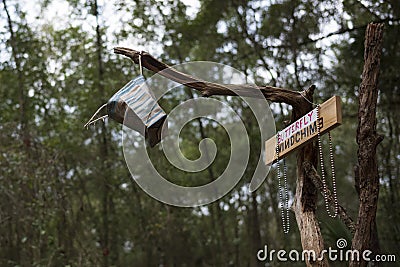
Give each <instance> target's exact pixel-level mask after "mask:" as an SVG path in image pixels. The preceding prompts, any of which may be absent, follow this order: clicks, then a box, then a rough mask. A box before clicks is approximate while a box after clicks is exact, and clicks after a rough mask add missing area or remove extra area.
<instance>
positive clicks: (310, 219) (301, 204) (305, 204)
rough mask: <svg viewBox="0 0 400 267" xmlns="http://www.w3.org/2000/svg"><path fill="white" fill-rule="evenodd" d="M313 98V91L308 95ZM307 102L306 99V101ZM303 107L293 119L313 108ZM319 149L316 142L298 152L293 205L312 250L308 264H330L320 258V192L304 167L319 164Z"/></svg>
mask: <svg viewBox="0 0 400 267" xmlns="http://www.w3.org/2000/svg"><path fill="white" fill-rule="evenodd" d="M308 98H310V100H312V92H311V94H310V95H309V96H308ZM304 102H306V101H304ZM301 107H302V109H300V108H298V109H297V110H295V109H294V108H293V116H292V121H296V120H297V119H298V118H300V117H301V116H303V115H304V114H306V113H307V112H308V111H310V110H311V109H312V106H311V104H310V103H307V102H306V103H304V104H303V105H302V106H301ZM317 154H318V153H317V150H316V145H315V143H314V142H312V143H310V144H308V145H306V146H304V147H303V148H302V149H300V151H299V152H298V154H297V181H296V194H295V202H294V205H293V209H294V213H295V216H296V221H297V226H298V228H299V231H300V238H301V245H302V248H303V251H312V253H315V255H314V254H312V253H311V254H310V255H311V256H310V257H306V258H305V260H306V264H307V266H329V264H328V261H327V260H326V258H323V259H322V260H320V259H318V258H319V256H320V255H321V253H322V251H323V250H324V240H323V238H322V234H321V230H320V227H319V224H318V220H317V217H316V214H315V211H316V208H317V200H318V192H317V189H316V187H315V185H314V183H313V182H312V180H311V178H310V177H308V176H307V175H306V172H305V170H304V167H303V163H304V162H305V161H307V162H310V163H311V164H312V165H313V166H314V167H315V168H316V166H317V159H318V158H317Z"/></svg>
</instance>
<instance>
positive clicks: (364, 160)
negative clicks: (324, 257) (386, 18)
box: [350, 23, 383, 266]
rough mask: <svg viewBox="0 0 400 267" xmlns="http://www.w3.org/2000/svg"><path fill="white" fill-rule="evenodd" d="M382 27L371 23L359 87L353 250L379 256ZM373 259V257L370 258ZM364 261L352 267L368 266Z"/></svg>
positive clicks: (352, 264)
mask: <svg viewBox="0 0 400 267" xmlns="http://www.w3.org/2000/svg"><path fill="white" fill-rule="evenodd" d="M382 36H383V24H373V23H371V24H369V25H368V27H367V30H366V32H365V50H364V70H363V73H362V81H361V85H360V88H359V107H358V128H357V144H358V152H357V156H358V164H357V166H356V167H355V187H356V190H357V192H358V195H359V201H360V204H359V209H358V219H357V224H356V232H355V234H354V238H353V241H352V249H353V250H358V251H359V252H360V253H361V252H362V251H365V250H367V249H368V250H371V251H372V252H373V254H377V253H379V243H378V236H377V229H376V222H375V218H376V211H377V206H378V196H379V176H378V163H377V158H376V147H377V145H378V144H379V143H380V142H381V141H382V139H383V137H382V136H380V135H378V134H377V132H376V105H377V99H378V77H379V66H380V58H381V52H382V38H383V37H382ZM371 257H372V256H371ZM366 265H367V262H366V261H365V260H364V259H362V258H361V259H360V261H352V262H351V263H350V266H366Z"/></svg>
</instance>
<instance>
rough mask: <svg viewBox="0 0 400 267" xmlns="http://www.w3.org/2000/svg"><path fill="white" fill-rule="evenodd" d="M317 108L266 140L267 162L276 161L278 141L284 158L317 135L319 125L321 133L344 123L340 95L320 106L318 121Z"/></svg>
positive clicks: (281, 155)
mask: <svg viewBox="0 0 400 267" xmlns="http://www.w3.org/2000/svg"><path fill="white" fill-rule="evenodd" d="M317 108H318V107H317ZM317 108H315V109H313V110H311V111H310V112H308V113H307V114H306V115H304V116H303V117H301V118H300V119H298V120H297V121H295V122H294V123H292V124H290V125H289V126H288V127H286V128H285V129H283V130H282V131H279V132H278V133H277V134H276V135H275V136H273V137H272V138H270V139H269V140H267V141H266V142H265V164H267V165H268V164H272V163H274V162H275V161H276V142H277V141H278V144H279V158H284V157H286V156H287V155H288V154H290V153H291V152H293V151H294V150H296V149H297V148H300V147H301V146H303V145H305V144H306V143H308V142H309V141H311V140H313V138H315V137H317V134H318V128H317V127H319V128H320V133H321V134H324V133H326V132H328V131H330V130H332V129H333V128H335V127H337V126H339V125H340V124H342V109H341V103H340V97H339V96H333V97H331V98H330V99H328V100H327V101H325V102H324V103H322V104H321V105H320V106H319V109H320V110H319V120H318V121H317Z"/></svg>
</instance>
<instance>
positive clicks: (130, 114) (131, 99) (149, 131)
mask: <svg viewBox="0 0 400 267" xmlns="http://www.w3.org/2000/svg"><path fill="white" fill-rule="evenodd" d="M139 62H140V72H141V75H140V76H138V77H136V78H134V79H133V80H131V81H130V82H129V83H127V84H126V85H125V86H124V87H122V88H121V89H120V90H119V91H118V92H117V93H115V94H114V95H113V96H112V97H111V98H110V99H109V100H108V102H107V103H106V104H104V105H103V106H101V107H100V108H99V109H98V110H97V111H96V113H95V114H94V115H93V116H92V118H91V119H90V120H89V121H88V122H87V123H86V124H85V127H87V126H88V125H90V124H92V123H95V122H96V121H98V120H104V119H105V118H107V117H109V118H111V119H113V120H115V121H117V122H119V123H121V124H123V125H125V126H127V127H129V128H130V129H132V130H135V131H137V132H139V133H140V134H141V135H143V136H144V137H145V138H146V141H147V142H148V144H149V145H150V146H151V147H154V146H155V145H156V144H157V143H159V142H160V141H161V137H162V133H163V131H165V130H166V128H167V123H164V122H165V119H166V117H167V114H166V113H165V112H164V111H163V110H162V108H161V107H160V106H159V105H158V103H157V101H156V99H155V98H154V96H153V94H152V92H151V90H150V88H149V87H148V85H147V83H146V82H145V79H144V77H143V75H142V67H141V60H140V59H139ZM105 107H106V108H107V115H104V116H102V117H100V118H97V119H94V118H95V117H96V116H97V114H98V113H99V112H100V111H101V110H102V109H103V108H105Z"/></svg>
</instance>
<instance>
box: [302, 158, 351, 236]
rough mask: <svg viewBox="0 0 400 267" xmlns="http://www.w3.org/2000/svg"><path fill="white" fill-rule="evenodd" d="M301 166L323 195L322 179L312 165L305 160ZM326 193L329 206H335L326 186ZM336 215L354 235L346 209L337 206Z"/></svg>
mask: <svg viewBox="0 0 400 267" xmlns="http://www.w3.org/2000/svg"><path fill="white" fill-rule="evenodd" d="M303 168H304V170H305V172H306V174H307V175H308V177H309V178H310V179H311V181H312V182H313V184H314V185H315V187H316V188H318V190H319V191H320V192H321V194H322V195H324V186H323V184H322V179H321V177H320V176H319V175H318V172H317V170H316V169H315V168H314V166H313V165H312V164H311V163H310V162H308V161H305V162H304V163H303ZM326 194H327V199H328V203H329V205H330V206H331V208H335V203H334V199H333V195H332V192H331V191H330V190H329V189H328V188H327V189H326ZM338 212H339V213H338V215H339V218H340V220H341V221H342V222H343V223H344V224H345V225H346V226H347V228H348V229H349V230H350V232H351V233H352V234H353V235H354V233H355V231H356V225H355V223H354V221H353V219H352V218H351V217H350V216H349V215H348V214H347V211H346V209H345V208H343V207H342V206H341V205H339V206H338Z"/></svg>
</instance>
